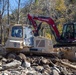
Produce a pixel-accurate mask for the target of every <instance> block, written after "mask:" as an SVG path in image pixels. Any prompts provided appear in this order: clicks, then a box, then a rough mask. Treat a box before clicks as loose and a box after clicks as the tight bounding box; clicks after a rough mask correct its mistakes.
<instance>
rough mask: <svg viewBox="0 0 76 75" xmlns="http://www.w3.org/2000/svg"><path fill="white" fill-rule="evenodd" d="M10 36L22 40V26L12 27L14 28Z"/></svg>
mask: <svg viewBox="0 0 76 75" xmlns="http://www.w3.org/2000/svg"><path fill="white" fill-rule="evenodd" d="M11 36H12V37H18V38H22V36H23V33H22V26H14V27H12V33H11Z"/></svg>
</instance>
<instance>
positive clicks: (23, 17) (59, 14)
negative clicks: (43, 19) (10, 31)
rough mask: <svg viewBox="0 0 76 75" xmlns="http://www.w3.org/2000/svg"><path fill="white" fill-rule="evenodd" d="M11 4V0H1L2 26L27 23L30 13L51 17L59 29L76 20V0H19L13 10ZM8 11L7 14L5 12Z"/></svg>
mask: <svg viewBox="0 0 76 75" xmlns="http://www.w3.org/2000/svg"><path fill="white" fill-rule="evenodd" d="M10 6H11V5H10V0H0V9H1V10H0V14H1V15H2V19H1V22H0V23H1V24H0V26H3V27H4V26H6V25H8V24H9V25H11V24H16V23H22V24H25V23H27V14H28V13H30V14H32V15H41V16H49V17H51V18H52V19H53V20H54V21H55V23H56V25H57V27H58V29H59V31H61V29H62V26H63V24H65V23H68V22H75V21H76V0H29V1H28V2H27V3H26V1H25V2H24V3H23V4H21V0H18V2H17V6H18V7H17V8H15V9H14V10H11V9H10ZM6 11H7V14H5V12H6ZM10 11H11V13H10ZM1 29H2V27H1ZM1 33H2V32H1ZM48 36H49V35H48Z"/></svg>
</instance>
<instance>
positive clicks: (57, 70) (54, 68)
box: [52, 66, 60, 75]
mask: <svg viewBox="0 0 76 75" xmlns="http://www.w3.org/2000/svg"><path fill="white" fill-rule="evenodd" d="M59 73H60V70H59V69H58V68H57V67H55V66H54V67H53V69H52V74H53V75H59Z"/></svg>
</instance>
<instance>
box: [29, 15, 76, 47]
mask: <svg viewBox="0 0 76 75" xmlns="http://www.w3.org/2000/svg"><path fill="white" fill-rule="evenodd" d="M28 19H29V21H30V22H31V23H32V25H33V27H34V29H35V30H34V31H35V34H38V31H39V29H40V27H41V24H42V22H46V23H47V24H48V25H49V27H50V30H51V32H52V33H53V35H54V37H55V40H56V42H57V44H55V45H54V46H53V47H70V46H76V23H66V24H64V25H63V30H62V34H61V35H60V34H59V31H58V29H57V27H56V24H55V22H54V20H53V19H52V18H50V17H44V16H32V15H30V14H28ZM36 20H38V21H41V23H40V24H39V25H37V24H36Z"/></svg>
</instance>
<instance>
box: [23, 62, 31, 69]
mask: <svg viewBox="0 0 76 75" xmlns="http://www.w3.org/2000/svg"><path fill="white" fill-rule="evenodd" d="M22 62H23V63H22V66H23V67H25V68H29V67H30V66H31V64H30V63H29V62H28V61H22Z"/></svg>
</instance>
